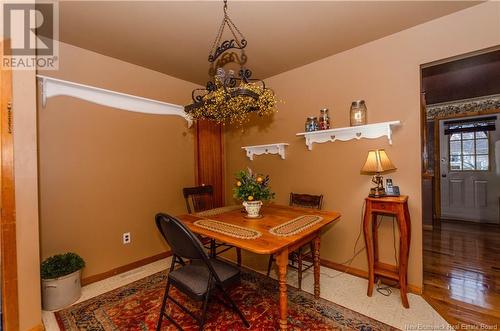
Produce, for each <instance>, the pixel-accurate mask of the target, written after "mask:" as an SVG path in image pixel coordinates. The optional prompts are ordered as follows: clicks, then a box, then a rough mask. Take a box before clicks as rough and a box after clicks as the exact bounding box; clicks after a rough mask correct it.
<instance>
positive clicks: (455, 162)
mask: <svg viewBox="0 0 500 331" xmlns="http://www.w3.org/2000/svg"><path fill="white" fill-rule="evenodd" d="M450 170H462V157H461V156H459V155H451V156H450Z"/></svg>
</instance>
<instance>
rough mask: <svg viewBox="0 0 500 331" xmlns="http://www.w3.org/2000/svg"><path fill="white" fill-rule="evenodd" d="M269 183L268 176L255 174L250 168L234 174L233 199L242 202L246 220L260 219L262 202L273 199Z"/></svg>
mask: <svg viewBox="0 0 500 331" xmlns="http://www.w3.org/2000/svg"><path fill="white" fill-rule="evenodd" d="M269 181H270V179H269V176H264V175H261V174H255V173H254V172H253V171H252V169H250V168H248V170H247V171H243V170H242V171H240V172H238V173H237V174H236V186H235V187H234V197H235V198H236V199H238V200H240V201H243V206H244V207H245V210H246V212H247V217H248V218H260V217H261V216H260V207H262V202H263V201H269V200H271V199H273V198H274V193H273V192H272V191H271V188H270V187H269Z"/></svg>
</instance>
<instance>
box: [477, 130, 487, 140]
mask: <svg viewBox="0 0 500 331" xmlns="http://www.w3.org/2000/svg"><path fill="white" fill-rule="evenodd" d="M476 138H477V139H481V138H488V136H487V135H486V131H479V132H476Z"/></svg>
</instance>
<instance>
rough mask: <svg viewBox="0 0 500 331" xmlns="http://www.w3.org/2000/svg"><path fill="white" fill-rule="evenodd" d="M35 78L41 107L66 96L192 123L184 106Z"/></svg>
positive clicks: (57, 80)
mask: <svg viewBox="0 0 500 331" xmlns="http://www.w3.org/2000/svg"><path fill="white" fill-rule="evenodd" d="M37 77H38V80H39V81H40V86H41V89H40V90H41V94H42V107H45V105H46V104H47V99H48V98H51V97H55V96H58V95H66V96H70V97H74V98H78V99H82V100H86V101H89V102H93V103H96V104H99V105H103V106H107V107H113V108H117V109H123V110H127V111H132V112H137V113H145V114H155V115H176V116H180V117H182V118H184V119H185V120H186V121H187V122H188V126H189V127H190V126H191V125H192V123H193V121H192V119H191V117H189V115H188V114H187V113H186V112H185V111H184V106H180V105H175V104H171V103H167V102H162V101H157V100H153V99H147V98H143V97H138V96H135V95H130V94H125V93H120V92H116V91H111V90H106V89H103V88H99V87H94V86H89V85H84V84H79V83H74V82H70V81H66V80H62V79H57V78H52V77H47V76H42V75H37Z"/></svg>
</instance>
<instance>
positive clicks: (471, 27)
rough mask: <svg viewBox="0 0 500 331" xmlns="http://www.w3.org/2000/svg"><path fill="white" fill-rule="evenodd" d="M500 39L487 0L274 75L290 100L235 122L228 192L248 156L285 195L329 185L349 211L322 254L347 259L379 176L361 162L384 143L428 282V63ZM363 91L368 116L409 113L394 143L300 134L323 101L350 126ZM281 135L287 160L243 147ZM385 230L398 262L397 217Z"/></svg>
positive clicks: (412, 274)
mask: <svg viewBox="0 0 500 331" xmlns="http://www.w3.org/2000/svg"><path fill="white" fill-rule="evenodd" d="M325 42H328V40H325ZM497 44H500V3H498V2H495V3H486V4H481V5H479V6H475V7H472V8H470V9H466V10H464V11H461V12H458V13H455V14H452V15H449V16H445V17H442V18H440V19H438V20H435V21H431V22H429V23H426V24H423V25H420V26H417V27H414V28H411V29H408V30H405V31H402V32H400V33H397V34H394V35H391V36H388V37H386V38H383V39H380V40H377V41H374V42H371V43H368V44H365V45H362V46H359V47H357V48H354V49H351V50H349V51H346V52H343V53H340V54H337V55H334V56H331V57H328V58H325V59H322V60H320V61H317V62H314V63H312V64H309V65H306V66H303V67H300V68H297V69H295V70H291V71H288V72H286V73H283V74H280V75H277V76H274V77H272V78H270V79H267V80H266V83H267V84H268V86H270V87H272V88H273V89H274V90H275V92H276V94H277V95H278V97H279V98H281V99H282V100H284V101H285V103H284V104H283V105H281V107H280V111H279V112H278V113H277V114H276V115H275V116H274V118H273V119H272V120H270V121H269V120H268V119H260V120H258V121H257V122H255V123H254V125H253V126H252V127H251V128H245V130H244V132H243V133H242V131H241V129H238V130H229V131H228V132H227V135H226V153H227V164H226V166H227V178H226V179H227V183H226V185H227V192H228V194H227V201H228V202H230V201H232V197H231V194H230V192H231V188H232V185H233V183H234V180H233V174H234V173H235V172H236V171H237V170H239V169H242V168H244V167H246V166H251V167H252V168H254V169H255V170H257V171H262V172H265V173H269V174H270V175H271V180H272V181H271V185H272V187H273V189H274V190H275V191H276V193H277V199H276V202H277V203H287V201H288V193H289V192H291V191H294V192H309V193H313V194H319V193H322V194H324V195H325V200H324V202H325V203H324V208H325V209H333V210H338V211H340V212H341V213H342V219H341V221H340V222H338V223H337V224H336V225H334V226H333V227H332V228H331V229H329V230H328V231H327V233H325V234H324V236H323V238H322V248H321V255H322V257H323V258H326V259H328V260H331V261H334V262H338V263H341V262H343V261H346V260H347V259H349V258H350V257H351V256H352V253H353V247H354V243H355V241H356V237H357V235H358V233H359V230H360V217H361V208H362V204H363V199H364V198H365V197H366V195H367V192H368V190H369V187H370V177H368V176H364V175H360V168H361V166H362V165H363V162H364V160H365V158H366V155H367V151H368V150H369V149H374V148H385V149H386V151H387V153H388V155H389V157H390V158H391V160H392V161H393V162H394V164H395V165H396V166H397V168H398V170H397V171H396V172H394V173H393V174H390V177H392V178H393V180H394V182H395V184H397V185H399V186H400V188H401V192H402V194H407V195H409V196H410V200H409V207H410V213H411V217H412V243H411V252H410V263H409V283H410V284H413V285H416V286H421V284H422V214H421V201H422V198H421V179H420V164H421V161H420V105H419V92H420V81H419V80H420V76H419V75H420V73H419V66H420V65H421V64H424V63H428V62H431V61H435V60H438V59H443V58H446V57H450V56H454V55H458V54H463V53H467V52H470V51H474V50H478V49H482V48H486V47H491V46H494V45H497ZM355 99H365V100H366V102H367V106H368V121H369V123H376V122H382V121H390V120H400V121H401V122H402V126H401V127H400V128H398V129H396V130H395V131H394V136H393V145H392V146H391V145H389V144H388V142H387V139H383V138H380V139H376V140H365V139H363V140H360V141H348V142H334V143H324V144H315V145H314V146H313V150H312V151H308V150H307V149H306V146H305V143H304V139H303V138H301V137H296V136H295V134H296V133H298V132H302V131H304V122H305V118H306V116H310V115H319V109H320V108H323V107H327V108H329V109H330V113H331V117H332V121H333V126H334V127H344V126H348V125H349V120H348V119H349V106H350V103H351V101H352V100H355ZM277 142H288V143H290V146H289V147H288V148H287V158H286V160H281V159H280V158H279V157H278V156H269V155H268V156H257V157H256V158H255V160H254V161H253V162H251V161H249V160H248V159H247V158H246V157H245V153H244V151H243V150H241V146H246V145H257V144H264V143H277ZM381 232H382V239H381V244H382V247H381V250H382V252H381V254H382V259H383V260H384V261H385V262H389V263H391V262H393V261H394V258H393V253H392V252H393V240H392V231H391V222H384V223H383V225H382V226H381ZM361 245H364V242H363V240H361V242H360V246H361ZM360 246H358V247H360ZM246 260H247V261H246V262H250V263H252V264H253V265H254V267H258V268H263V267H265V263H264V260H265V259H259V260H258V261H256V260H251V259H249V258H248V257H247V259H246ZM352 265H353V267H355V268H361V269H365V270H366V268H367V266H366V255H365V254H364V253H363V254H361V255H359V256H358V257H357V258H356V259H355V260H354V262H353V264H352Z"/></svg>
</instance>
